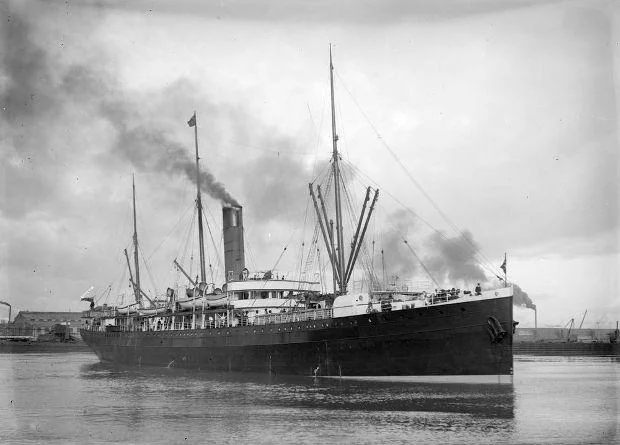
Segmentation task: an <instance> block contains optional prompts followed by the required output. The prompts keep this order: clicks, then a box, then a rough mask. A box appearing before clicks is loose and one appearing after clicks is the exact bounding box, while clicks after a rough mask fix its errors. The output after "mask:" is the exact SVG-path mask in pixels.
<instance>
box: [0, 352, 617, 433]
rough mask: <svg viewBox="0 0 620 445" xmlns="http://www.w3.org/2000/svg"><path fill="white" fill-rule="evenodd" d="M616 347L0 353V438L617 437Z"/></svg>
mask: <svg viewBox="0 0 620 445" xmlns="http://www.w3.org/2000/svg"><path fill="white" fill-rule="evenodd" d="M618 375H620V359H618V358H615V359H614V358H595V357H588V358H581V359H580V358H566V357H522V358H517V360H515V376H514V382H513V383H512V384H510V383H509V384H497V383H483V384H481V383H469V384H465V383H436V382H420V381H400V379H399V380H398V381H396V380H395V379H392V381H374V380H373V381H360V380H346V379H342V380H341V379H338V378H335V379H324V378H319V379H317V380H314V379H313V378H311V377H284V376H279V375H277V376H271V377H269V376H268V375H266V374H265V375H262V374H261V375H256V374H246V373H243V374H234V373H205V372H200V371H195V370H194V371H188V370H182V369H167V368H146V367H143V368H137V367H131V368H120V367H115V366H113V365H109V364H105V363H99V362H98V361H97V358H96V357H95V356H94V355H92V354H90V353H84V352H79V353H67V354H0V383H1V384H0V400H3V401H6V403H3V404H1V405H0V443H11V444H25V443H46V444H48V443H51V444H65V443H140V444H151V443H193V444H196V443H235V444H236V443H252V444H254V443H262V444H267V443H299V444H305V443H312V444H317V443H319V444H320V443H442V444H461V443H476V444H477V443H493V444H496V443H532V444H538V443H571V444H572V443H617V442H615V441H616V439H617V437H614V435H617V428H618V420H617V419H618V404H617V398H616V397H617V394H618V392H619V391H620V382H619V380H618Z"/></svg>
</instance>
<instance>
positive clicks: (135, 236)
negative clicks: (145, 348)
mask: <svg viewBox="0 0 620 445" xmlns="http://www.w3.org/2000/svg"><path fill="white" fill-rule="evenodd" d="M131 187H132V192H133V193H132V195H133V261H134V267H135V272H136V280H135V282H134V283H133V284H134V286H133V291H134V295H135V298H136V303H138V305H139V306H142V295H141V294H140V289H141V287H140V262H139V261H138V223H137V221H136V180H135V177H134V176H132V177H131ZM130 273H131V269H130Z"/></svg>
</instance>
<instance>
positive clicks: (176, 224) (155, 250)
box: [148, 206, 193, 261]
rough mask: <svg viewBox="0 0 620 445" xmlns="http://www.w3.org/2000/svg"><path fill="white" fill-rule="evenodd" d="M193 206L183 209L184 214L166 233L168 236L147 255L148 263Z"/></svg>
mask: <svg viewBox="0 0 620 445" xmlns="http://www.w3.org/2000/svg"><path fill="white" fill-rule="evenodd" d="M192 207H193V206H187V208H186V209H185V212H183V213H182V214H181V216H180V217H179V219H178V220H177V222H176V223H175V225H174V226H173V227H172V229H170V231H169V232H168V234H167V235H166V236H165V237H164V239H163V240H162V241H161V242H160V243H159V244H158V245H157V246H156V247H155V248H154V249H153V251H152V252H151V253H150V254H149V256H148V259H149V261H150V260H151V258H153V255H155V253H156V252H157V250H159V248H160V247H161V246H162V245H163V244H164V243H165V242H166V240H167V239H168V238H169V237H170V235H172V232H174V231H175V230H176V229H177V227H178V226H179V224H181V221H183V219H184V218H185V216H186V215H187V213H188V212H189V210H190V209H191V208H192Z"/></svg>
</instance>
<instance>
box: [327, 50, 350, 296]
mask: <svg viewBox="0 0 620 445" xmlns="http://www.w3.org/2000/svg"><path fill="white" fill-rule="evenodd" d="M329 86H330V90H331V110H332V147H333V150H332V169H333V174H334V201H335V205H336V242H337V244H338V247H337V252H336V255H337V258H338V265H337V268H338V275H339V277H340V280H339V283H338V287H339V290H340V293H341V294H346V293H347V282H346V280H345V269H344V242H343V239H342V207H341V205H340V166H339V164H338V161H339V156H338V133H337V132H336V107H335V99H334V64H333V63H332V46H331V45H329Z"/></svg>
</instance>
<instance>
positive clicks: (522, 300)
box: [512, 283, 536, 310]
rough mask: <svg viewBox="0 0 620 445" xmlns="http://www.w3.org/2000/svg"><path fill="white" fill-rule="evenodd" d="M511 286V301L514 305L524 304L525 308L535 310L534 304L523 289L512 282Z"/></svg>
mask: <svg viewBox="0 0 620 445" xmlns="http://www.w3.org/2000/svg"><path fill="white" fill-rule="evenodd" d="M512 288H513V292H514V293H513V300H512V301H513V304H514V305H515V306H525V307H526V308H529V309H534V310H536V305H535V304H534V303H533V302H532V299H531V298H530V297H529V295H528V294H527V292H524V291H523V289H521V287H520V286H519V285H518V284H515V283H512Z"/></svg>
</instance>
